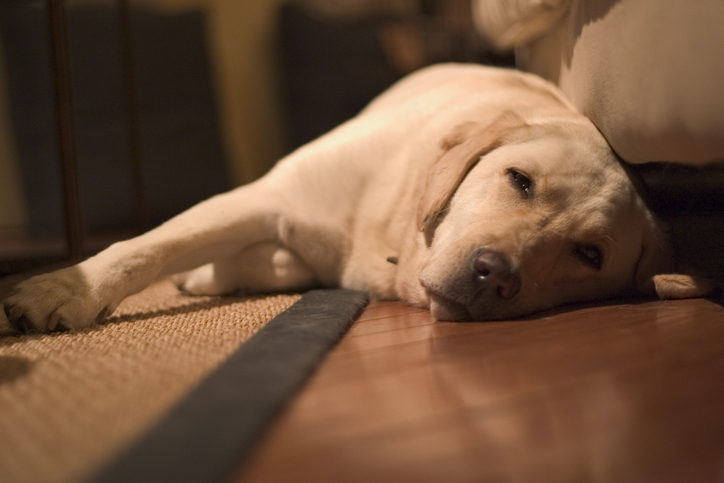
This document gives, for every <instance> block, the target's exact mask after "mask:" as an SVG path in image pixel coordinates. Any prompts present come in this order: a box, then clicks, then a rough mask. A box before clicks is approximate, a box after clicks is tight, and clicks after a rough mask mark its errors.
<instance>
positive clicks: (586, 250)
mask: <svg viewBox="0 0 724 483" xmlns="http://www.w3.org/2000/svg"><path fill="white" fill-rule="evenodd" d="M574 253H575V254H576V256H577V257H578V258H580V259H581V260H582V261H583V263H585V264H586V265H588V266H590V267H592V268H595V269H596V270H600V269H601V267H602V266H603V251H601V249H600V248H599V247H597V246H596V245H579V246H577V247H576V248H575V249H574Z"/></svg>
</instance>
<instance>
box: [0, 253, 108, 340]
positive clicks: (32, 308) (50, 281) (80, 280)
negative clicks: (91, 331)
mask: <svg viewBox="0 0 724 483" xmlns="http://www.w3.org/2000/svg"><path fill="white" fill-rule="evenodd" d="M94 292H95V291H94V290H93V287H92V286H91V283H90V281H89V280H88V279H87V277H85V276H84V275H83V273H82V271H81V270H80V269H79V267H78V266H75V267H70V268H66V269H63V270H58V271H56V272H52V273H48V274H44V275H38V276H36V277H32V278H29V279H28V280H25V281H24V282H21V283H19V284H18V285H17V286H16V287H15V289H14V290H13V292H12V293H11V295H10V296H9V297H8V298H6V299H5V301H4V302H3V306H4V309H5V314H6V315H7V318H8V321H9V322H10V324H11V325H12V326H13V327H14V328H15V329H16V330H18V331H20V332H23V333H31V332H49V331H53V330H61V329H64V328H66V329H79V328H82V327H88V326H90V325H92V324H93V323H94V322H96V321H98V320H102V319H104V318H105V316H106V315H108V313H110V311H111V310H112V308H111V307H110V306H109V305H108V304H107V303H104V301H103V300H102V297H99V296H98V294H97V293H94Z"/></svg>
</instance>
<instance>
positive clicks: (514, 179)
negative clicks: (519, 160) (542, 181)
mask: <svg viewBox="0 0 724 483" xmlns="http://www.w3.org/2000/svg"><path fill="white" fill-rule="evenodd" d="M508 176H510V181H511V183H513V186H515V187H516V188H517V189H518V191H520V193H521V194H522V195H523V197H524V198H530V196H531V194H532V190H533V183H532V182H531V180H530V179H529V178H528V177H527V176H525V175H524V174H521V173H520V172H519V171H517V170H515V169H512V168H511V169H509V170H508Z"/></svg>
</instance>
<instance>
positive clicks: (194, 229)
mask: <svg viewBox="0 0 724 483" xmlns="http://www.w3.org/2000/svg"><path fill="white" fill-rule="evenodd" d="M271 186H273V184H272V185H270V184H269V183H264V182H263V181H261V182H257V183H254V184H251V185H248V186H245V187H242V188H239V189H237V190H234V191H231V192H229V193H226V194H223V195H219V196H216V197H214V198H211V199H209V200H207V201H205V202H203V203H200V204H198V205H196V206H194V207H193V208H191V209H189V210H188V211H186V212H184V213H182V214H180V215H178V216H177V217H175V218H173V219H171V220H169V221H168V222H166V223H164V224H163V225H161V226H159V227H158V228H156V229H154V230H151V231H150V232H148V233H146V234H144V235H141V236H139V237H136V238H133V239H130V240H127V241H124V242H120V243H116V244H114V245H112V246H110V247H109V248H107V249H106V250H104V251H102V252H101V253H99V254H98V255H96V256H94V257H91V258H89V259H87V260H85V261H83V262H81V263H79V264H78V265H75V266H72V267H69V268H65V269H62V270H58V271H56V272H52V273H49V274H45V275H40V276H36V277H32V278H30V279H28V280H26V281H24V282H22V283H20V284H19V285H18V286H17V287H16V288H15V290H14V292H13V293H12V294H11V295H10V296H9V297H8V298H7V299H6V300H5V302H4V308H5V313H6V314H7V316H8V320H9V321H10V322H11V323H12V324H13V325H14V326H15V327H16V328H17V329H20V330H22V331H41V332H43V331H47V330H54V329H55V328H56V327H61V326H64V327H67V328H81V327H87V326H89V325H91V324H93V322H95V321H97V320H101V319H103V318H104V317H105V316H106V315H107V314H109V313H111V312H112V311H113V310H114V309H115V307H116V306H117V305H118V303H120V301H121V300H123V299H124V298H125V297H127V296H128V295H131V294H133V293H136V292H138V291H140V290H142V289H143V288H145V287H146V286H147V285H149V284H151V283H152V282H154V281H156V280H159V279H161V278H164V277H167V276H169V275H171V274H174V273H178V272H181V271H184V270H190V269H192V268H195V267H198V266H200V265H204V264H207V263H210V262H212V261H214V260H220V259H225V258H230V257H233V256H234V255H236V254H238V253H239V252H240V251H241V250H243V249H244V248H245V247H248V246H251V245H253V244H256V243H260V242H264V241H276V240H277V238H278V233H279V228H280V225H281V224H283V219H284V218H283V216H282V215H281V213H282V212H283V211H284V210H283V209H282V208H281V207H280V205H279V203H281V202H283V200H284V199H285V198H284V196H281V195H279V193H277V192H276V191H275V190H274V189H273V188H272V187H271ZM275 202H279V203H277V204H276V205H275V204H274V203H275Z"/></svg>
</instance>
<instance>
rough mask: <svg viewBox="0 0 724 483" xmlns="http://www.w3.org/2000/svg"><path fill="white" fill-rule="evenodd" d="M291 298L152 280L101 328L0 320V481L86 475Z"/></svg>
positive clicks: (43, 482) (56, 480)
mask: <svg viewBox="0 0 724 483" xmlns="http://www.w3.org/2000/svg"><path fill="white" fill-rule="evenodd" d="M299 298H301V296H300V295H270V296H254V297H191V296H186V295H183V294H181V293H179V291H178V290H177V289H176V288H175V287H174V286H173V284H171V283H170V282H161V283H159V284H156V285H153V286H151V287H149V288H148V289H146V290H144V291H143V292H141V293H139V294H136V295H134V296H131V297H129V298H128V299H126V300H124V301H123V303H122V304H121V305H120V306H119V307H118V309H117V310H116V311H115V312H114V313H113V315H112V316H111V317H109V318H108V320H107V322H106V323H104V324H103V325H101V326H97V327H93V328H89V329H84V330H78V331H71V332H66V333H58V334H49V335H31V336H17V335H14V334H13V333H11V332H10V330H9V328H8V327H7V325H2V323H0V482H4V483H14V482H37V483H65V482H75V481H79V480H82V479H83V478H84V477H87V476H89V475H90V474H92V473H93V472H94V471H95V470H97V469H98V468H99V467H100V466H101V465H103V464H104V463H106V462H107V461H108V460H110V459H112V458H113V456H114V455H116V454H117V453H118V452H119V451H120V450H121V449H123V448H124V447H125V446H127V445H129V444H131V443H132V442H133V441H134V440H135V439H136V438H138V437H139V436H140V435H141V434H143V432H144V430H146V429H148V428H150V427H151V426H152V425H153V424H154V423H155V422H157V421H158V420H159V419H160V418H161V417H162V416H163V415H164V414H165V413H166V412H167V411H168V409H170V408H171V407H172V406H173V405H174V403H176V402H177V401H179V400H180V399H181V398H182V397H183V396H184V395H185V394H187V393H188V392H189V391H190V390H191V389H192V388H193V387H194V386H195V385H196V384H197V383H198V382H199V381H200V380H201V379H202V378H203V377H204V375H206V374H208V373H210V372H211V371H213V369H214V368H216V367H217V366H218V365H219V364H220V363H221V362H222V361H224V359H226V358H227V357H228V356H229V355H230V354H231V353H232V352H233V351H234V350H235V349H237V348H238V347H239V346H240V345H241V344H242V343H243V342H244V341H245V340H247V339H248V338H249V337H251V336H252V335H253V334H254V333H255V332H257V331H258V330H259V329H260V328H261V327H263V326H264V324H265V323H266V322H268V321H269V320H270V319H272V318H273V317H274V316H276V315H277V314H279V313H281V312H283V311H284V310H286V309H287V308H289V307H290V306H291V305H292V304H293V303H294V302H296V301H297V300H299ZM3 322H4V323H5V324H6V323H7V322H6V321H4V320H3Z"/></svg>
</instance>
